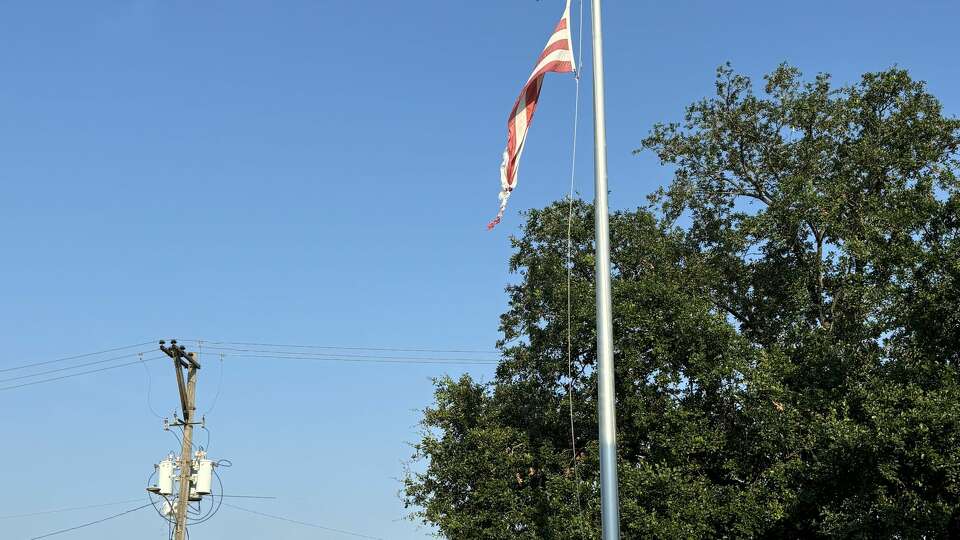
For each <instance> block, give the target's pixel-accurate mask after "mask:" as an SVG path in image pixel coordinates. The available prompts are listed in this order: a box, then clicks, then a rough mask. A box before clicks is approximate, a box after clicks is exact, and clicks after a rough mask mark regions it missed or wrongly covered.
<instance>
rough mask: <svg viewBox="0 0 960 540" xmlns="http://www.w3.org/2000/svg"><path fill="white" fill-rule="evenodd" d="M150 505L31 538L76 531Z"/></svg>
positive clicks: (36, 539) (151, 504)
mask: <svg viewBox="0 0 960 540" xmlns="http://www.w3.org/2000/svg"><path fill="white" fill-rule="evenodd" d="M148 506H153V503H147V504H145V505H143V506H138V507H136V508H131V509H130V510H127V511H126V512H120V513H119V514H114V515H112V516H107V517H105V518H103V519H98V520H96V521H91V522H89V523H84V524H83V525H77V526H76V527H70V528H69V529H61V530H59V531H54V532H52V533H47V534H43V535H40V536H34V537H33V538H31V539H30V540H40V538H46V537H48V536H54V535H57V534H63V533H65V532H70V531H75V530H77V529H82V528H84V527H89V526H91V525H96V524H97V523H103V522H104V521H109V520H111V519H115V518H118V517H120V516H125V515H127V514H132V513H133V512H136V511H137V510H142V509H144V508H146V507H148Z"/></svg>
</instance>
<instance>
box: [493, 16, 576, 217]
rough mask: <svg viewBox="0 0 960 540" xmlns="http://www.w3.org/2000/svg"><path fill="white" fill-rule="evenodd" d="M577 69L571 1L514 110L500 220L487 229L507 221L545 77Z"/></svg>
mask: <svg viewBox="0 0 960 540" xmlns="http://www.w3.org/2000/svg"><path fill="white" fill-rule="evenodd" d="M575 70H576V66H575V64H574V60H573V40H572V39H571V37H570V0H567V6H566V9H564V10H563V17H562V18H561V19H560V22H559V23H557V27H556V29H554V31H553V35H551V36H550V39H549V40H548V41H547V46H546V47H544V49H543V52H542V53H541V54H540V58H538V59H537V65H536V67H534V68H533V74H531V75H530V78H529V79H527V82H526V84H524V85H523V90H521V91H520V97H518V98H517V102H516V103H515V104H514V106H513V110H512V111H510V118H509V119H508V120H507V149H506V150H504V152H503V162H502V163H501V164H500V210H499V211H498V212H497V217H495V218H493V220H492V221H491V222H490V223H489V224H487V229H492V228H494V227H496V225H497V223H500V220H501V219H502V218H503V213H504V211H506V209H507V200H509V199H510V193H511V192H513V189H514V188H515V187H517V169H518V168H519V167H520V155H521V154H522V153H523V146H524V145H523V143H524V141H526V139H527V131H528V130H529V129H530V122H532V121H533V113H534V111H535V110H536V109H537V100H538V99H539V98H540V88H541V87H542V86H543V77H544V75H546V74H547V73H550V72H551V71H553V72H556V73H570V72H573V71H575Z"/></svg>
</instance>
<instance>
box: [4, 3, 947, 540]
mask: <svg viewBox="0 0 960 540" xmlns="http://www.w3.org/2000/svg"><path fill="white" fill-rule="evenodd" d="M561 6H562V0H543V1H541V2H535V1H534V0H494V1H490V2H482V3H478V2H458V1H451V0H427V1H420V2H332V1H288V2H264V1H261V2H248V1H229V2H228V1H222V0H221V1H209V2H201V3H197V2H187V1H159V0H156V1H151V0H136V1H133V0H131V1H121V0H115V1H89V2H28V1H20V2H10V1H5V2H0V231H2V232H0V239H2V245H3V251H4V254H3V257H2V266H0V269H2V270H0V271H2V274H0V338H2V343H3V354H2V357H0V369H3V368H4V367H12V366H17V365H20V364H23V363H27V362H34V361H44V360H49V359H54V358H59V357H62V356H68V355H70V354H78V353H83V352H87V351H95V350H99V349H105V348H109V347H111V346H117V345H125V344H128V343H136V342H141V341H146V340H149V339H154V338H159V337H167V336H173V337H178V336H179V337H181V338H203V339H207V340H227V341H253V342H268V343H269V342H274V343H302V344H320V345H341V346H366V347H377V346H388V347H389V346H394V347H397V346H400V347H404V346H407V347H427V348H441V349H445V348H464V347H466V348H473V349H492V348H493V346H494V342H495V340H496V339H497V335H498V334H497V324H498V315H499V313H500V312H501V311H503V309H504V307H505V295H504V293H503V287H504V285H506V284H507V283H508V282H509V281H510V280H511V279H512V278H511V276H510V275H509V274H508V273H507V271H506V270H507V257H508V255H509V253H510V250H509V240H508V236H509V234H511V233H513V232H515V231H516V230H517V226H518V225H519V223H520V219H519V218H518V215H517V214H518V212H519V211H520V210H522V209H524V208H529V207H536V206H542V205H544V204H546V203H548V202H550V201H552V200H555V199H558V198H561V197H562V196H563V195H564V193H565V192H566V189H567V188H566V186H567V181H568V178H567V175H568V171H569V149H570V134H571V122H572V103H573V88H574V85H573V82H572V80H571V78H570V77H569V76H556V75H554V76H550V77H549V80H548V81H547V83H546V85H545V87H544V91H543V100H542V103H541V108H540V110H539V111H538V114H537V119H536V122H535V123H534V125H533V128H532V132H531V135H530V139H529V142H528V147H527V149H526V152H525V154H524V163H523V166H522V168H521V176H520V184H519V188H518V190H517V191H516V193H515V195H514V197H513V198H512V200H511V206H510V208H509V209H508V214H507V217H506V219H505V220H504V223H503V224H502V225H501V226H500V227H499V228H498V229H497V230H496V231H494V232H493V233H488V232H487V231H485V229H484V225H485V223H486V222H487V220H489V219H490V218H491V217H492V216H493V214H494V212H495V210H496V203H497V199H496V195H497V189H498V181H499V180H498V165H499V160H500V153H501V152H502V148H503V145H504V141H505V121H506V116H507V112H508V111H509V108H510V106H511V105H512V104H513V100H514V99H515V97H516V94H517V92H518V91H519V88H520V86H521V84H522V82H523V81H524V80H525V79H526V77H527V76H528V74H529V73H528V72H529V69H530V68H531V67H532V65H533V61H534V59H535V58H536V56H537V54H538V53H539V50H540V48H541V47H542V46H543V44H544V43H545V40H546V38H547V35H548V33H549V31H550V30H551V29H552V28H553V25H554V24H555V22H556V19H557V17H558V16H559V13H560V11H561V9H562V7H561ZM957 20H960V7H957V5H956V4H955V3H952V2H946V1H944V2H902V1H896V2H895V1H870V2H867V1H862V2H826V1H814V2H802V3H798V2H794V3H788V4H787V3H778V2H769V1H767V2H759V1H758V2H738V3H733V4H731V3H726V2H708V1H689V2H653V1H639V0H629V1H626V0H621V1H615V0H608V1H607V2H606V5H605V38H606V51H607V58H606V63H607V69H608V72H607V84H608V94H607V99H608V101H607V107H608V116H609V117H608V124H609V156H610V187H611V190H612V195H611V204H613V205H614V206H615V207H618V208H630V207H636V206H637V205H640V204H642V203H643V197H644V195H645V194H647V193H649V192H650V191H652V190H653V189H655V188H656V187H657V186H659V185H661V184H663V183H664V182H665V181H667V180H668V178H669V171H667V170H666V169H663V168H661V167H660V166H659V165H658V164H657V163H656V160H655V159H654V158H653V157H652V156H649V155H642V156H639V157H635V156H632V155H631V150H633V149H634V148H636V147H637V146H638V145H639V141H640V140H641V138H642V137H643V136H644V134H646V132H647V130H648V129H649V127H650V126H651V125H652V123H653V122H655V121H659V120H664V121H670V120H678V119H680V118H681V117H682V111H683V107H684V106H685V105H686V104H687V103H689V102H690V101H692V100H694V99H697V98H699V97H702V96H704V95H707V94H708V93H710V92H711V91H712V89H713V75H714V68H715V67H716V66H717V65H719V64H721V63H722V62H725V61H727V60H729V61H731V62H733V64H734V66H735V67H736V68H737V69H739V70H741V71H743V72H746V73H747V74H750V75H752V76H755V77H756V78H758V79H759V77H760V76H761V75H762V74H763V73H766V72H768V71H770V70H771V69H773V68H774V67H775V66H776V65H777V64H778V63H780V62H782V61H788V62H790V63H793V64H795V65H797V66H798V67H800V68H801V69H802V70H804V72H805V73H807V74H808V75H812V74H814V73H815V72H818V71H826V72H830V73H832V74H833V75H834V77H835V79H836V80H837V81H838V82H841V83H845V82H849V81H852V80H854V79H855V78H857V77H858V75H859V74H860V73H862V72H864V71H870V70H880V69H884V68H887V67H890V66H892V65H894V64H897V65H900V66H902V67H906V68H908V69H909V70H910V71H911V72H912V73H913V75H914V76H915V77H917V78H920V79H924V80H927V81H928V82H929V85H930V88H931V89H932V91H933V92H934V93H935V94H936V95H938V96H939V97H940V98H941V99H942V100H943V102H944V104H945V107H946V110H947V111H948V112H949V113H951V114H956V113H957V112H958V111H960V76H958V71H957V69H956V62H957V52H958V50H960V47H958V42H957V39H956V35H955V25H956V21H957ZM587 41H588V42H589V39H588V40H587ZM587 53H588V54H587V56H588V57H589V51H587ZM589 88H590V82H589V78H586V79H585V81H584V89H585V94H584V110H585V111H586V112H585V114H584V117H583V124H582V130H581V136H582V137H581V141H583V144H582V146H581V150H582V152H581V153H580V156H579V157H580V164H581V168H580V174H579V177H578V186H579V188H578V190H579V191H580V192H581V193H582V194H583V195H584V196H585V197H587V198H592V196H593V190H592V172H591V171H592V165H591V164H592V159H591V153H592V151H591V145H590V141H591V131H590V128H591V125H592V118H591V115H590V107H589V99H590V93H589ZM448 356H450V355H448ZM59 365H60V364H58V365H57V366H59ZM216 366H217V362H216V360H215V358H213V357H208V358H207V359H206V360H205V368H204V370H203V372H202V377H203V378H202V382H201V387H200V394H199V395H200V398H199V402H200V409H202V410H203V409H206V407H207V406H208V405H209V403H210V400H211V398H212V396H213V395H214V394H215V392H216V389H217V386H218V380H219V377H218V373H219V372H218V371H217V367H216ZM468 369H469V371H470V372H472V373H473V374H474V375H476V376H477V377H480V378H487V379H489V377H490V375H491V369H490V368H488V367H483V366H480V367H471V368H468ZM150 370H151V373H152V382H153V384H152V386H151V393H152V406H153V407H154V408H155V409H157V410H159V411H164V412H167V411H170V410H172V409H173V408H174V407H175V406H176V403H177V401H176V393H175V386H174V383H173V379H172V369H171V368H170V366H169V365H168V364H166V363H160V362H154V363H153V364H151V367H150ZM462 371H463V368H460V367H456V366H453V367H451V366H423V365H417V366H403V365H401V366H396V365H389V364H375V365H364V364H343V363H323V362H314V363H310V362H296V361H276V360H267V359H259V360H257V359H233V358H228V359H227V360H226V363H225V368H224V377H223V383H222V392H221V395H220V399H219V402H218V404H217V406H216V409H215V410H214V411H213V412H212V413H211V414H210V416H209V417H208V420H209V422H210V426H211V429H212V431H213V439H212V441H211V453H212V455H214V456H215V457H218V458H228V459H231V460H232V461H233V464H234V466H233V468H231V469H226V470H224V471H223V476H224V480H225V483H226V490H227V491H229V492H232V493H240V494H257V495H274V496H278V497H280V499H279V500H277V501H263V502H257V501H251V502H244V503H243V505H245V506H247V507H249V508H254V509H257V510H260V511H263V512H268V513H273V514H278V515H282V516H285V517H289V518H292V519H298V520H304V521H309V522H313V523H317V524H320V525H324V526H327V527H333V528H340V529H347V530H352V531H356V532H359V533H363V534H367V535H372V536H379V537H382V538H389V539H401V540H404V539H415V538H424V537H426V536H427V535H428V534H429V532H430V531H429V530H428V529H425V528H422V527H418V526H416V525H414V524H411V523H409V522H407V521H404V520H402V519H401V518H402V516H404V514H405V510H404V509H403V507H402V504H401V502H400V499H399V497H398V496H397V493H398V491H399V490H400V488H401V486H400V484H399V482H398V480H397V478H399V477H400V476H401V475H402V470H403V461H404V460H405V459H406V458H407V457H409V454H410V449H409V447H408V446H407V444H406V443H407V442H410V441H414V440H416V438H417V428H416V422H417V420H418V417H419V415H418V413H417V412H416V409H418V408H422V407H424V406H426V405H427V404H429V403H430V401H431V397H432V396H431V384H430V381H429V379H430V377H433V376H439V375H442V374H443V373H445V372H446V373H450V374H452V375H457V374H459V373H461V372H462ZM20 373H21V372H19V371H18V372H9V373H2V372H0V379H4V378H7V377H8V376H16V375H19V374H20ZM28 380H29V379H28ZM4 384H10V383H0V386H2V385H4ZM147 389H148V384H147V372H146V371H145V370H144V369H143V368H142V367H140V366H131V367H127V368H122V369H116V370H112V371H106V372H103V373H97V374H91V375H87V376H83V377H76V378H70V379H65V380H63V381H59V382H54V383H49V384H41V385H36V386H29V387H25V388H21V389H17V390H11V391H2V392H0V408H2V410H3V411H5V414H4V415H3V421H4V429H3V436H2V438H3V441H4V444H3V445H2V448H0V458H2V462H3V463H4V465H5V467H4V488H3V489H2V490H0V508H2V510H0V517H2V516H6V515H9V514H17V513H27V512H35V511H43V510H49V509H57V508H62V507H69V506H79V505H87V504H98V503H105V502H112V501H122V500H125V499H131V498H136V497H140V496H141V495H142V494H143V487H144V485H145V482H146V477H147V475H148V474H149V473H150V472H151V470H152V464H153V463H155V462H156V461H157V460H159V459H161V458H162V457H163V455H164V454H165V453H166V452H167V451H168V450H169V449H172V448H173V447H174V446H175V442H174V441H173V438H172V437H170V435H168V434H165V433H164V432H163V431H162V430H161V429H160V428H161V426H160V421H159V420H158V419H156V418H155V417H154V416H153V414H152V413H151V412H150V409H149V407H148V403H147ZM131 506H134V505H118V506H112V507H107V508H97V509H90V510H81V511H75V512H69V513H63V514H52V515H44V516H38V517H30V518H17V519H3V520H0V536H2V537H3V538H29V537H30V536H34V535H39V534H42V533H45V532H49V531H52V530H55V529H59V528H62V527H69V526H72V525H75V524H79V523H82V522H84V521H89V520H93V519H97V518H100V517H103V516H106V515H108V514H110V513H112V512H119V511H121V510H124V509H126V508H128V507H131ZM165 534H166V528H165V525H164V524H163V522H162V521H161V520H160V519H159V518H158V517H157V516H156V515H153V514H150V513H149V512H148V511H143V512H139V513H135V514H133V515H130V516H126V517H124V518H120V519H117V520H113V521H110V522H107V523H104V524H102V525H98V526H95V527H90V528H87V529H83V530H80V531H77V532H75V533H70V534H67V535H63V536H59V537H56V538H65V539H66V538H71V539H77V540H81V539H99V538H164V535H165ZM192 537H193V538H194V540H201V539H213V538H217V539H227V538H230V539H233V538H284V539H308V538H311V539H312V538H348V537H346V536H343V535H338V534H335V533H331V532H327V531H323V530H320V529H310V528H306V527H301V526H297V525H293V524H288V523H283V522H279V521H273V520H269V519H265V518H261V517H258V516H254V515H249V514H244V513H241V512H238V511H235V510H232V509H229V508H225V509H223V510H222V511H221V513H220V514H219V515H218V516H217V517H215V518H214V519H213V520H212V521H211V522H209V523H207V524H205V525H201V526H198V527H196V528H195V529H193V531H192Z"/></svg>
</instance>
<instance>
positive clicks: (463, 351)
mask: <svg viewBox="0 0 960 540" xmlns="http://www.w3.org/2000/svg"><path fill="white" fill-rule="evenodd" d="M183 341H202V342H203V343H204V344H206V345H207V346H210V345H242V346H247V347H286V348H291V349H328V350H342V351H381V352H419V353H461V354H497V351H494V350H479V349H421V348H403V347H357V346H351V347H338V346H333V345H292V344H283V343H251V342H244V341H208V340H205V339H204V340H197V339H194V340H183ZM211 348H213V347H211Z"/></svg>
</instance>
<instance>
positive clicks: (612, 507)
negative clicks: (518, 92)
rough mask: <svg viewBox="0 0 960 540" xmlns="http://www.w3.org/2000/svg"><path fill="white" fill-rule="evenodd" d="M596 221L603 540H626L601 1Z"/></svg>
mask: <svg viewBox="0 0 960 540" xmlns="http://www.w3.org/2000/svg"><path fill="white" fill-rule="evenodd" d="M591 17H592V19H593V137H594V162H595V165H594V176H595V181H596V184H595V185H596V188H595V190H596V195H595V199H594V216H595V217H594V223H595V226H596V239H595V244H596V249H597V267H596V273H597V277H596V280H597V357H598V362H597V363H598V365H599V389H598V390H599V403H598V405H599V406H598V412H597V415H598V417H599V423H600V505H601V514H602V524H603V540H619V539H620V501H619V496H618V494H617V417H616V410H615V408H614V406H615V396H614V387H613V315H612V310H611V299H610V226H609V223H608V213H609V212H608V209H607V127H606V116H605V112H604V105H603V33H602V32H601V30H600V0H593V9H591Z"/></svg>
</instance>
